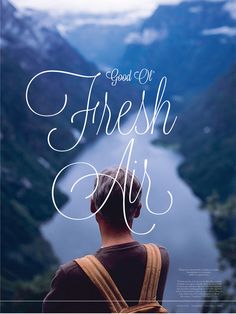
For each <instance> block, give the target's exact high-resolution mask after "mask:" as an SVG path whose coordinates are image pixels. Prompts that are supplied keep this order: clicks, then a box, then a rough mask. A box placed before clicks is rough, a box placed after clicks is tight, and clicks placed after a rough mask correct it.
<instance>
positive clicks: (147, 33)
mask: <svg viewBox="0 0 236 314" xmlns="http://www.w3.org/2000/svg"><path fill="white" fill-rule="evenodd" d="M166 37H167V31H166V30H160V31H157V30H155V29H153V28H146V29H144V30H143V31H142V32H141V33H135V32H132V33H129V34H128V35H127V37H126V38H125V43H126V44H141V45H150V44H152V43H153V42H154V41H157V40H162V39H164V38H166Z"/></svg>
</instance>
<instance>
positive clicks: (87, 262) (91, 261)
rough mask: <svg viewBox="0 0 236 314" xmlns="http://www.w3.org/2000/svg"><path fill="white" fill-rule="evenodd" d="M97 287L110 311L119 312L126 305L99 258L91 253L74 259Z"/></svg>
mask: <svg viewBox="0 0 236 314" xmlns="http://www.w3.org/2000/svg"><path fill="white" fill-rule="evenodd" d="M74 261H75V262H76V263H77V264H78V265H79V266H80V267H81V268H82V269H83V271H84V272H85V273H86V275H87V276H88V277H89V278H90V280H91V281H92V282H93V283H94V284H95V286H96V287H97V288H98V289H99V291H100V292H101V294H102V295H103V297H104V299H105V300H106V301H107V302H108V305H109V308H110V311H111V312H112V313H120V312H121V310H122V308H124V307H127V303H126V302H125V300H124V299H123V297H122V295H121V293H120V291H119V290H118V288H117V286H116V285H115V283H114V281H113V280H112V278H111V276H110V275H109V273H108V272H107V270H106V269H105V267H104V266H103V265H102V264H101V263H100V262H99V260H98V259H97V258H96V257H95V256H93V255H87V256H85V257H82V258H77V259H75V260H74Z"/></svg>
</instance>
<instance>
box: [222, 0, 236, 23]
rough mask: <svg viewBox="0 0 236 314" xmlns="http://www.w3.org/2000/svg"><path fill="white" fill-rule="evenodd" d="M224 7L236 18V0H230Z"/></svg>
mask: <svg viewBox="0 0 236 314" xmlns="http://www.w3.org/2000/svg"><path fill="white" fill-rule="evenodd" d="M224 9H225V10H226V11H228V12H229V14H230V15H231V17H232V18H233V19H235V20H236V0H228V1H227V2H226V4H225V5H224Z"/></svg>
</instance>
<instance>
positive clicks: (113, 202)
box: [93, 167, 142, 227]
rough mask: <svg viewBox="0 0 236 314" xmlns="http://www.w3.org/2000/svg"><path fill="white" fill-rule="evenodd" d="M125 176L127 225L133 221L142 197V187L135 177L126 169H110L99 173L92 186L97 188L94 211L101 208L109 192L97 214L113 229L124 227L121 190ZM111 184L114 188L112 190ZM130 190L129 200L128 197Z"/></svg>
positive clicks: (94, 196)
mask: <svg viewBox="0 0 236 314" xmlns="http://www.w3.org/2000/svg"><path fill="white" fill-rule="evenodd" d="M116 176H117V177H116ZM125 176H127V179H126V193H125V214H126V218H127V221H128V223H130V222H131V221H132V220H133V216H134V213H135V210H136V209H137V208H138V206H139V205H140V201H141V195H142V187H141V184H140V182H139V180H138V179H137V178H136V176H135V175H133V174H132V173H131V172H130V171H129V170H128V169H127V170H126V169H125V168H121V167H111V168H107V169H105V170H103V171H102V172H101V173H99V175H98V178H96V180H95V184H94V187H95V188H96V187H97V188H96V189H95V191H94V194H93V201H94V204H95V207H96V209H98V208H100V207H101V206H102V204H103V203H104V201H105V199H106V197H107V195H108V193H109V192H110V195H109V197H108V198H107V200H106V202H105V203H104V205H103V206H102V207H101V209H100V211H99V212H100V214H101V215H102V216H103V218H104V219H105V220H107V221H108V222H109V223H110V224H111V225H113V226H114V227H125V220H124V213H123V190H124V183H125ZM97 179H98V180H97ZM114 180H115V182H114ZM113 184H114V186H113V188H112V185H113ZM111 188H112V190H111ZM121 188H122V189H121ZM130 189H131V199H130V197H129V194H130ZM110 190H111V191H110Z"/></svg>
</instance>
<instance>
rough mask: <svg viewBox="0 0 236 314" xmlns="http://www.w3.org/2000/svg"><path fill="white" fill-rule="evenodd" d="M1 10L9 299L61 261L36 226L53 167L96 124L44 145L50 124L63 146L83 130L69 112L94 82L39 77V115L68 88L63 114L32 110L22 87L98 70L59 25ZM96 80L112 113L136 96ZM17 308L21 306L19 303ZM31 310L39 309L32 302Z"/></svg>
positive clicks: (46, 207)
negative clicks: (47, 72)
mask: <svg viewBox="0 0 236 314" xmlns="http://www.w3.org/2000/svg"><path fill="white" fill-rule="evenodd" d="M1 9H2V10H1V11H2V30H1V41H0V43H1V74H2V88H1V99H2V112H1V122H2V130H1V144H2V172H1V176H2V180H1V189H2V211H1V227H2V228H1V239H2V254H1V270H2V286H1V289H2V295H1V298H2V299H11V298H14V297H16V295H17V287H18V284H19V282H21V281H22V280H23V281H25V280H31V279H32V278H33V277H34V276H36V275H37V274H41V273H42V272H45V271H50V269H51V267H53V266H54V265H55V264H57V263H58V261H57V258H56V257H55V256H54V254H53V252H52V249H51V247H50V246H49V244H48V243H47V242H46V241H45V240H44V239H43V238H42V235H41V233H40V225H41V224H42V223H43V222H46V221H47V220H48V219H50V218H51V217H52V216H53V214H55V213H56V210H55V208H54V207H53V205H52V201H51V196H50V195H51V185H52V182H53V179H54V177H55V175H56V173H57V172H58V171H59V170H60V169H61V168H62V167H63V166H65V165H66V164H67V163H68V161H69V160H70V159H71V158H72V157H74V155H75V154H78V153H79V152H80V151H81V150H82V148H83V147H84V146H85V145H86V144H88V143H91V141H93V140H95V139H96V136H94V130H95V129H96V127H97V126H98V123H99V119H97V120H96V121H95V123H94V124H91V125H90V127H89V128H88V129H87V130H86V132H85V136H84V138H85V141H83V144H82V143H81V144H80V145H78V147H77V148H76V149H75V150H73V151H72V152H69V153H57V152H54V151H52V150H51V149H50V148H49V146H48V144H47V134H48V132H49V130H50V129H52V128H53V127H57V128H58V130H59V133H58V135H57V136H55V138H54V142H53V144H54V146H57V147H60V148H67V147H71V146H72V145H73V144H74V143H75V140H76V137H77V136H78V134H79V132H80V131H81V128H82V124H81V121H82V117H81V118H80V119H78V121H76V122H77V123H76V124H75V125H73V128H72V125H71V124H70V117H71V115H72V114H73V113H74V112H76V111H78V110H79V109H81V106H82V104H86V99H87V95H88V89H89V87H90V84H91V82H88V81H86V80H83V79H74V77H69V76H61V75H57V74H50V75H48V76H45V77H44V78H43V79H41V80H39V82H38V84H37V86H34V87H33V88H32V90H31V94H30V99H31V100H32V101H33V103H34V104H35V107H34V110H36V111H37V112H39V113H44V114H45V113H55V112H57V111H58V110H59V109H60V108H61V105H62V103H63V100H64V94H65V93H66V94H68V99H69V102H68V106H67V108H66V109H65V110H64V112H63V114H62V115H57V116H54V117H51V118H43V117H40V116H36V115H34V114H33V113H32V112H31V111H30V110H29V108H28V107H27V105H26V101H25V89H26V86H27V84H28V82H29V80H30V79H31V78H32V77H33V76H34V75H36V74H37V73H38V72H40V71H44V70H48V69H50V70H52V69H56V70H63V71H70V72H76V73H80V74H84V75H95V74H97V72H98V70H97V68H96V66H95V65H93V64H91V63H89V62H88V61H86V60H85V59H84V58H83V57H82V56H81V55H80V54H79V53H78V52H77V51H76V50H75V49H74V48H72V47H71V46H70V45H69V44H68V43H67V42H66V41H65V39H63V38H62V37H61V36H60V34H59V33H58V32H57V30H56V29H52V28H48V27H47V26H45V25H44V24H43V23H41V22H40V20H34V18H33V17H31V16H29V15H26V16H25V15H24V14H23V13H22V12H20V11H18V10H16V9H15V8H14V7H13V6H12V5H11V4H10V3H9V2H8V1H7V0H2V1H1ZM95 85H96V86H95V87H94V91H93V94H92V97H91V103H94V102H97V101H98V100H100V101H101V102H103V99H104V93H105V91H108V93H109V105H110V106H111V107H112V106H113V113H114V115H115V114H116V113H117V112H118V110H119V107H120V106H121V104H122V101H124V100H126V99H127V98H128V99H132V95H133V97H135V92H132V90H128V91H126V90H125V89H124V88H122V86H119V93H117V91H116V89H115V88H112V87H111V85H110V82H108V80H106V79H105V78H104V75H102V76H101V79H100V80H99V81H98V82H97V83H96V84H95ZM84 106H85V105H84ZM101 112H102V109H99V108H98V110H97V112H96V116H97V117H98V118H99V116H101ZM81 116H82V115H81ZM75 129H76V130H75ZM56 193H57V199H58V202H59V204H60V205H62V204H63V203H65V202H66V200H67V197H66V196H65V195H63V194H62V193H61V192H60V191H59V190H57V192H56ZM60 205H59V206H60ZM27 294H28V293H27V292H26V296H25V297H26V298H27ZM2 305H3V309H2V310H3V311H6V308H5V307H4V306H7V305H8V306H10V304H9V303H7V304H4V303H3V304H2ZM35 306H36V304H35ZM32 309H35V308H34V307H33V308H31V311H33V310H32ZM8 310H9V308H8ZM14 310H16V308H15V309H14ZM17 311H20V306H19V304H18V305H17ZM22 311H23V310H22ZM35 311H40V310H39V308H37V310H35Z"/></svg>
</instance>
